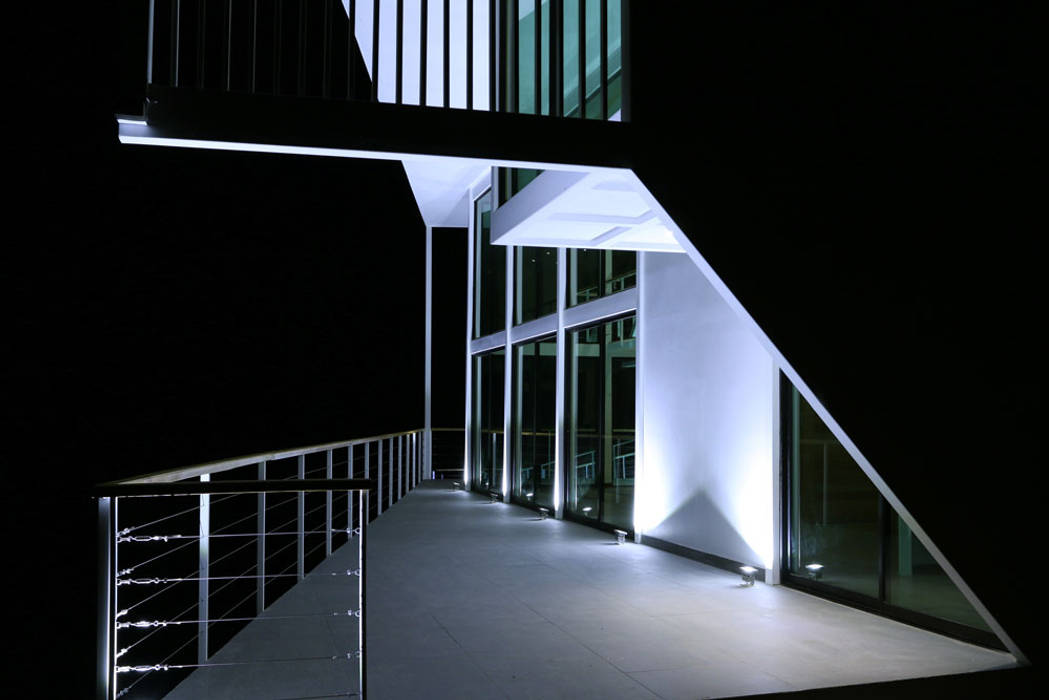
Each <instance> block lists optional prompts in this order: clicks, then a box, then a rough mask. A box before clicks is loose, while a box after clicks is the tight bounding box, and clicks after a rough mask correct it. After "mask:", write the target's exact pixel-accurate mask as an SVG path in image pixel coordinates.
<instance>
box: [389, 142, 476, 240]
mask: <svg viewBox="0 0 1049 700" xmlns="http://www.w3.org/2000/svg"><path fill="white" fill-rule="evenodd" d="M403 163H404V172H405V174H406V175H407V176H408V182H409V183H410V184H411V186H412V194H414V195H415V202H416V204H418V205H419V213H420V214H422V217H423V221H424V222H425V223H426V225H427V226H457V227H466V226H468V225H469V217H470V201H469V196H468V192H469V189H470V185H472V184H473V183H474V182H475V181H476V180H477V178H479V177H481V176H482V175H484V173H486V172H487V171H488V170H489V167H488V166H487V165H485V164H480V163H477V162H471V161H464V160H456V159H452V158H446V159H440V160H437V159H434V160H425V161H424V160H408V159H405V160H404V161H403Z"/></svg>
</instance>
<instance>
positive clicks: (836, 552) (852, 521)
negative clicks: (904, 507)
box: [790, 389, 880, 597]
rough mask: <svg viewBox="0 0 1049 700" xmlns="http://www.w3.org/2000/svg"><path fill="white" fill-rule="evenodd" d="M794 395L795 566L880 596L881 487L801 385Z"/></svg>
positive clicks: (841, 585) (807, 573)
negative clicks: (814, 569)
mask: <svg viewBox="0 0 1049 700" xmlns="http://www.w3.org/2000/svg"><path fill="white" fill-rule="evenodd" d="M792 398H793V402H794V403H793V408H794V410H793V416H794V420H793V436H792V437H793V440H792V442H791V445H792V449H793V460H792V466H793V474H792V479H791V483H792V484H793V493H792V496H793V499H794V501H793V504H792V505H793V507H792V509H791V514H792V523H791V525H792V528H791V535H792V537H791V562H790V564H791V571H793V572H795V573H798V574H800V575H803V576H810V577H813V578H815V577H817V576H818V577H819V578H821V580H822V582H823V583H825V584H828V585H832V586H837V587H839V588H845V589H848V590H850V591H855V592H857V593H863V594H866V595H869V596H875V597H876V596H877V595H878V551H879V550H878V538H879V526H878V523H879V520H878V517H879V515H878V508H879V498H880V495H879V494H878V490H877V489H876V488H874V485H873V484H871V482H870V480H869V479H868V478H867V475H866V474H864V473H863V471H862V470H861V469H860V467H859V465H858V464H856V462H854V461H853V459H852V457H850V456H849V455H848V453H847V452H846V451H845V448H844V447H842V446H841V443H839V442H838V440H837V439H836V438H835V437H834V435H833V434H831V432H830V430H829V429H828V428H827V426H826V425H825V424H824V423H823V421H822V420H820V418H819V416H817V415H816V412H815V411H813V410H812V407H810V406H809V404H808V402H807V401H805V400H804V399H803V398H801V395H800V394H798V393H797V390H796V389H795V390H794V392H793V394H792ZM812 564H822V569H820V570H819V573H818V574H816V573H815V572H812V571H811V570H809V569H806V568H805V567H806V566H808V565H812Z"/></svg>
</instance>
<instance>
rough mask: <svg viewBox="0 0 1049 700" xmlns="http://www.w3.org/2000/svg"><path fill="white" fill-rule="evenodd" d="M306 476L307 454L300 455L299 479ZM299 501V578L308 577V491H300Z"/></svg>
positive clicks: (297, 568) (297, 499)
mask: <svg viewBox="0 0 1049 700" xmlns="http://www.w3.org/2000/svg"><path fill="white" fill-rule="evenodd" d="M305 478H306V455H299V479H300V480H302V479H305ZM296 501H297V503H298V511H297V512H298V515H297V521H298V528H299V534H298V545H299V546H298V548H297V549H298V552H297V557H296V558H297V560H298V561H297V567H296V571H297V572H298V574H299V580H300V581H301V580H303V579H304V578H306V492H305V491H299V493H298V496H297V498H296Z"/></svg>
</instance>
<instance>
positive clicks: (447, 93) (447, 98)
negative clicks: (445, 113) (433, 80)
mask: <svg viewBox="0 0 1049 700" xmlns="http://www.w3.org/2000/svg"><path fill="white" fill-rule="evenodd" d="M448 5H449V0H444V22H443V26H442V29H443V31H444V48H443V51H444V108H445V109H448V107H449V106H450V105H451V96H452V85H451V74H452V69H451V66H450V65H449V61H450V57H451V49H450V48H449V47H450V43H451V42H450V38H449V37H450V36H451V30H450V28H449V24H448V20H449V17H450V15H451V13H450V12H449V11H448Z"/></svg>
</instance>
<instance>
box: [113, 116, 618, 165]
mask: <svg viewBox="0 0 1049 700" xmlns="http://www.w3.org/2000/svg"><path fill="white" fill-rule="evenodd" d="M117 122H118V133H117V137H118V139H119V140H120V143H123V144H127V145H131V146H162V147H168V148H199V149H203V150H211V151H242V152H245V153H277V154H284V155H298V156H320V157H327V158H362V159H365V160H397V161H423V162H433V163H444V162H448V161H454V162H456V163H463V164H466V163H473V164H477V165H480V166H484V167H496V168H528V169H537V170H546V169H550V168H552V167H553V168H558V169H561V170H574V171H586V172H598V171H601V172H615V173H630V172H631V171H630V170H629V169H628V168H609V167H604V166H590V165H579V164H576V163H549V162H545V161H517V160H506V159H502V158H475V157H463V156H444V155H434V154H427V153H404V152H397V151H379V150H376V151H366V150H362V149H357V148H327V147H324V146H296V145H293V144H275V143H253V142H247V141H218V140H210V139H187V138H175V137H170V136H157V135H155V132H154V131H153V129H152V128H151V127H149V126H148V125H145V124H143V123H140V122H134V121H131V120H126V119H123V118H121V119H118V120H117Z"/></svg>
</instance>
